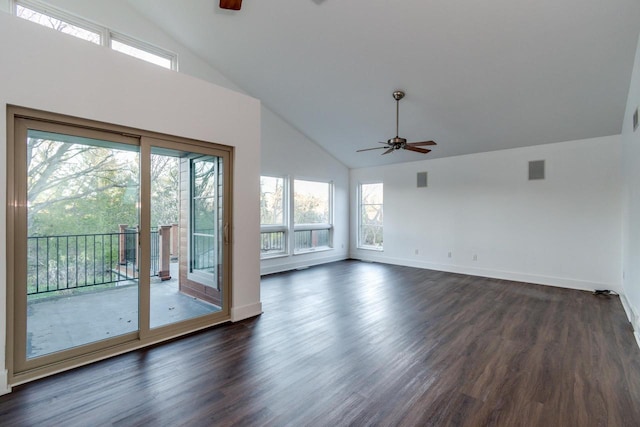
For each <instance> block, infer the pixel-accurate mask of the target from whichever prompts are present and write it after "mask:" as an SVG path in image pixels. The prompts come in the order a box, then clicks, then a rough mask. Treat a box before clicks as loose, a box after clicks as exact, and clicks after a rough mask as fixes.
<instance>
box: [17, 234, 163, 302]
mask: <svg viewBox="0 0 640 427" xmlns="http://www.w3.org/2000/svg"><path fill="white" fill-rule="evenodd" d="M158 255H159V238H158V231H157V230H152V231H151V272H150V273H151V276H154V275H157V274H158V271H159V256H158ZM138 275H139V272H138V231H137V230H136V229H126V230H125V231H123V232H119V233H102V234H74V235H60V236H31V237H28V238H27V294H28V295H34V294H43V293H48V292H56V291H61V290H70V289H79V288H85V287H90V286H97V285H108V284H115V283H118V282H126V281H131V280H136V279H137V278H138Z"/></svg>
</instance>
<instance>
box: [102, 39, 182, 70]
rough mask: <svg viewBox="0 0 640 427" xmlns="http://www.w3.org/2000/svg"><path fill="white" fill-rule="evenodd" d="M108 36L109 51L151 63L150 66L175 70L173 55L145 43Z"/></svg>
mask: <svg viewBox="0 0 640 427" xmlns="http://www.w3.org/2000/svg"><path fill="white" fill-rule="evenodd" d="M110 34H111V49H113V50H117V51H118V52H122V53H124V54H126V55H129V56H133V57H134V58H138V59H142V60H143V61H147V62H151V63H152V64H155V65H159V66H160V67H162V68H166V69H168V70H175V69H176V67H175V66H174V61H175V55H173V54H170V53H168V52H164V51H162V49H158V48H156V47H153V46H150V45H147V44H146V43H142V42H141V41H138V40H134V39H131V38H128V37H125V36H122V35H119V34H115V33H110Z"/></svg>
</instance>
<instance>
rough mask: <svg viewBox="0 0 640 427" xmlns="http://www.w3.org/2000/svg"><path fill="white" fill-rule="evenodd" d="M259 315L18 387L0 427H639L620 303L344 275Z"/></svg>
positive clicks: (290, 280) (639, 384)
mask: <svg viewBox="0 0 640 427" xmlns="http://www.w3.org/2000/svg"><path fill="white" fill-rule="evenodd" d="M261 291H262V303H263V309H264V314H263V315H262V316H260V317H257V318H254V319H249V320H246V321H242V322H238V323H235V324H229V325H223V326H220V327H215V328H211V329H209V330H207V331H203V332H200V333H197V334H194V335H191V336H188V337H185V338H182V339H179V340H175V341H172V342H169V343H166V344H163V345H159V346H156V347H152V348H148V349H145V350H140V351H135V352H132V353H128V354H125V355H121V356H118V357H115V358H112V359H109V360H105V361H102V362H98V363H95V364H92V365H89V366H86V367H83V368H79V369H76V370H73V371H70V372H65V373H62V374H59V375H56V376H53V377H49V378H45V379H42V380H39V381H34V382H32V383H29V384H26V385H23V386H18V387H15V388H14V392H13V393H11V394H9V395H5V396H1V397H0V425H2V426H4V425H7V426H9V425H10V426H30V425H38V426H40V425H51V426H54V425H55V426H58V425H65V426H75V425H77V426H86V425H92V426H102V425H113V426H143V425H144V426H146V425H154V426H180V425H185V426H210V425H221V426H233V425H237V426H342V425H344V426H346V425H353V426H371V425H376V426H377V425H381V426H386V425H388V426H429V425H432V426H509V427H511V426H545V427H546V426H580V427H585V426H586V427H589V426H612V427H613V426H615V427H619V426H623V427H624V426H638V425H640V350H639V349H638V347H637V345H636V343H635V340H634V337H633V331H632V330H631V328H630V324H629V323H628V321H627V319H626V317H625V314H624V312H623V309H622V306H621V304H620V301H619V299H618V298H617V297H601V296H598V297H597V296H594V295H592V294H591V293H589V292H581V291H575V290H568V289H561V288H553V287H547V286H540V285H532V284H525V283H518V282H511V281H505V280H496V279H488V278H481V277H473V276H468V275H462V274H452V273H443V272H437V271H431V270H423V269H416V268H410V267H401V266H393V265H383V264H374V263H363V262H356V261H345V262H338V263H332V264H327V265H323V266H318V267H313V268H310V269H307V270H303V271H296V272H289V273H282V274H276V275H271V276H266V277H264V278H263V279H262V289H261Z"/></svg>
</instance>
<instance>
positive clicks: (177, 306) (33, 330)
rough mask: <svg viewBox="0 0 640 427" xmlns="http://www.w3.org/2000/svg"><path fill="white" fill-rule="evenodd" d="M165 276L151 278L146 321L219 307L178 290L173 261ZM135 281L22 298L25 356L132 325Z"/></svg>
mask: <svg viewBox="0 0 640 427" xmlns="http://www.w3.org/2000/svg"><path fill="white" fill-rule="evenodd" d="M171 277H172V279H170V280H167V281H160V279H159V278H157V277H152V278H151V294H150V296H151V310H150V311H151V312H150V323H151V326H152V327H157V326H162V325H166V324H170V323H175V322H178V321H181V320H186V319H190V318H194V317H198V316H202V315H205V314H209V313H213V312H216V311H219V310H220V307H217V306H215V305H212V304H209V303H206V302H203V301H200V300H198V299H196V298H193V297H191V296H188V295H184V294H182V293H180V292H179V290H178V279H177V278H178V264H177V263H172V264H171ZM137 294H138V286H137V285H136V284H135V283H133V282H129V283H124V284H123V285H122V286H117V287H115V288H111V289H108V290H100V291H95V292H84V293H81V294H75V295H69V296H64V297H61V296H56V297H52V298H42V299H38V300H35V301H32V302H29V303H28V304H27V325H28V327H27V357H28V358H32V357H37V356H42V355H45V354H49V353H52V352H55V351H59V350H61V349H68V348H73V347H76V346H79V345H82V344H86V343H90V342H94V341H99V340H103V339H107V338H111V337H114V336H118V335H122V334H125V333H128V332H132V331H135V330H137V329H138V295H137Z"/></svg>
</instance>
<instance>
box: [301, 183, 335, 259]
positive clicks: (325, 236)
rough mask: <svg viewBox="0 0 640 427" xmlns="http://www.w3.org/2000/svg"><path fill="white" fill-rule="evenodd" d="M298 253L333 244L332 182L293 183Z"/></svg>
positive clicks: (328, 246)
mask: <svg viewBox="0 0 640 427" xmlns="http://www.w3.org/2000/svg"><path fill="white" fill-rule="evenodd" d="M293 189H294V193H293V199H294V206H293V216H294V232H293V233H294V253H301V252H307V251H313V250H316V249H318V248H330V247H331V230H332V226H331V198H332V197H331V196H332V194H331V193H332V191H331V190H332V185H331V183H329V182H318V181H304V180H300V179H296V180H295V181H294V183H293Z"/></svg>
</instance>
